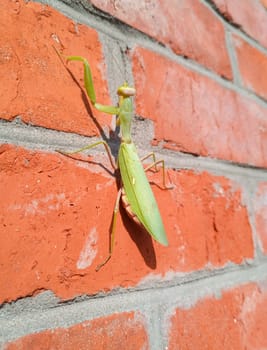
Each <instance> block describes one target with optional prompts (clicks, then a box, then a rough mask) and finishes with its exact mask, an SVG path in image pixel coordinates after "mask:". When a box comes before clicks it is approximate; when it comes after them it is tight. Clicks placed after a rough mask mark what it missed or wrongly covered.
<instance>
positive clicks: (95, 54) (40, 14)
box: [0, 1, 110, 135]
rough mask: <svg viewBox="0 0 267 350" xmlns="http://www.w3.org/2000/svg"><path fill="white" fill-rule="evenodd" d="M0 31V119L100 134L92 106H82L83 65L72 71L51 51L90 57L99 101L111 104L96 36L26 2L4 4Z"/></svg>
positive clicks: (73, 67) (4, 2)
mask: <svg viewBox="0 0 267 350" xmlns="http://www.w3.org/2000/svg"><path fill="white" fill-rule="evenodd" d="M18 28H19V29H20V30H18ZM36 28H38V30H36ZM0 29H1V33H2V35H1V37H0V75H1V79H2V81H4V84H2V89H3V90H2V93H1V95H0V105H1V112H0V116H1V118H4V119H7V120H12V119H14V118H16V117H19V118H21V119H22V120H23V121H24V122H26V123H30V124H33V125H38V126H43V127H46V128H51V129H57V130H63V131H72V132H77V133H79V134H83V135H96V134H99V129H98V128H97V127H96V125H95V123H94V122H93V119H92V118H90V117H89V115H90V108H89V106H88V104H87V103H86V102H85V103H82V101H83V100H84V101H86V97H85V94H84V93H83V92H82V91H83V90H82V89H81V87H80V86H79V84H81V86H83V85H84V84H83V73H82V64H81V63H80V64H76V65H73V64H71V63H69V65H68V66H69V67H71V72H68V71H67V69H66V68H65V67H64V65H63V62H61V60H60V59H59V57H58V56H57V54H56V52H55V51H54V49H53V46H55V47H56V48H57V49H58V50H60V51H61V50H62V49H63V48H66V50H63V51H64V54H65V53H66V55H83V56H86V57H90V63H91V65H92V71H93V77H94V80H95V82H96V91H97V92H98V98H99V99H101V101H102V102H103V103H109V98H108V95H107V84H106V78H105V74H104V72H105V65H104V58H103V55H102V50H101V44H100V42H99V39H98V35H97V33H96V31H95V30H93V29H90V28H87V27H85V26H82V25H78V24H75V23H74V22H73V21H71V20H69V19H67V18H66V17H64V16H63V15H60V14H59V13H58V12H56V11H55V10H53V9H52V8H51V7H47V6H43V5H40V4H36V3H31V2H29V3H27V4H25V3H24V2H22V1H20V2H12V1H11V2H10V1H1V4H0ZM79 78H80V79H79ZM76 79H77V80H76ZM82 95H83V96H82ZM81 97H83V99H82V98H81ZM95 116H96V117H97V118H98V122H99V123H100V124H102V125H103V122H104V121H105V123H106V124H108V123H109V121H110V118H108V117H107V116H101V115H100V113H95Z"/></svg>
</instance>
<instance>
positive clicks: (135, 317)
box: [4, 312, 149, 350]
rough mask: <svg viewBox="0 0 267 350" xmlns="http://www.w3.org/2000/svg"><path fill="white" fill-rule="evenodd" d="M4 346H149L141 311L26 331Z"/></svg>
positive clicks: (82, 349)
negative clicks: (26, 333) (65, 325)
mask: <svg viewBox="0 0 267 350" xmlns="http://www.w3.org/2000/svg"><path fill="white" fill-rule="evenodd" d="M4 349H5V350H16V349H20V350H24V349H25V350H47V349H58V350H59V349H64V350H73V349H77V350H78V349H79V350H87V349H90V350H100V349H110V350H121V349H129V350H139V349H143V350H146V349H149V344H148V336H147V334H146V329H145V325H144V321H143V319H142V315H140V314H138V313H133V312H132V313H122V314H115V315H112V316H107V317H101V318H98V319H95V320H92V321H85V322H83V323H80V324H78V325H75V326H72V327H69V328H56V329H53V330H47V331H44V332H40V333H35V334H29V335H27V336H25V337H22V338H19V339H17V340H15V341H13V342H10V343H7V344H6V345H5V348H4Z"/></svg>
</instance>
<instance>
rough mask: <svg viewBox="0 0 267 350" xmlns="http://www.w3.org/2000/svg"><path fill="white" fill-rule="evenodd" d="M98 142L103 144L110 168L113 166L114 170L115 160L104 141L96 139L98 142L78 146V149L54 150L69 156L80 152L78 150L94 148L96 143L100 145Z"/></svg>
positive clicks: (115, 167)
mask: <svg viewBox="0 0 267 350" xmlns="http://www.w3.org/2000/svg"><path fill="white" fill-rule="evenodd" d="M100 144H103V145H104V147H105V150H106V152H107V155H108V158H109V161H110V164H111V166H112V168H113V169H114V170H116V169H117V166H116V164H115V162H114V160H113V157H112V154H111V152H110V149H109V146H108V144H107V143H106V142H105V141H103V140H101V141H98V142H95V143H92V144H91V145H88V146H85V147H82V148H79V149H77V150H76V151H72V152H64V151H60V150H56V151H57V152H58V153H60V154H63V155H65V156H71V155H72V154H76V153H80V152H83V151H86V150H88V149H91V148H94V147H96V146H98V145H100Z"/></svg>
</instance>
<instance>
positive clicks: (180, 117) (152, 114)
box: [133, 48, 267, 167]
mask: <svg viewBox="0 0 267 350" xmlns="http://www.w3.org/2000/svg"><path fill="white" fill-rule="evenodd" d="M133 63H134V80H135V85H136V90H137V97H136V111H137V114H138V115H142V116H146V117H148V118H151V119H153V120H155V137H156V139H157V140H158V141H160V140H164V141H166V142H168V146H169V147H170V146H172V144H174V146H175V147H176V148H177V149H178V150H181V151H183V152H188V153H194V154H198V155H202V156H210V157H214V158H220V159H224V160H229V161H234V162H240V163H246V164H251V165H256V166H263V167H264V166H267V143H266V138H267V120H266V113H267V110H266V109H265V108H264V107H262V106H260V105H258V104H257V103H255V102H254V101H252V100H249V99H248V98H245V97H243V96H241V95H239V94H238V93H236V92H234V91H232V90H228V89H227V88H225V87H223V86H221V85H220V84H219V83H217V82H215V81H213V80H211V79H209V78H208V77H205V76H202V75H200V74H197V73H195V72H193V71H190V70H189V69H186V68H185V67H183V66H181V65H179V64H177V63H175V62H173V61H170V60H168V59H166V58H164V57H163V56H160V55H157V54H155V53H153V52H151V51H148V50H146V49H143V48H137V49H136V50H135V51H134V53H133ZM155 67H157V69H155Z"/></svg>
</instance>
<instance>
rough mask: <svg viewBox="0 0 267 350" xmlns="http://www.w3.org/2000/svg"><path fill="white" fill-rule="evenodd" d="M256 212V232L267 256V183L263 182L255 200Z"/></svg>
mask: <svg viewBox="0 0 267 350" xmlns="http://www.w3.org/2000/svg"><path fill="white" fill-rule="evenodd" d="M253 204H254V210H255V221H256V230H257V233H258V235H259V238H260V240H261V244H262V248H263V251H264V253H265V254H267V183H266V182H262V183H260V184H259V186H258V191H257V193H256V196H255V198H254V200H253Z"/></svg>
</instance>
